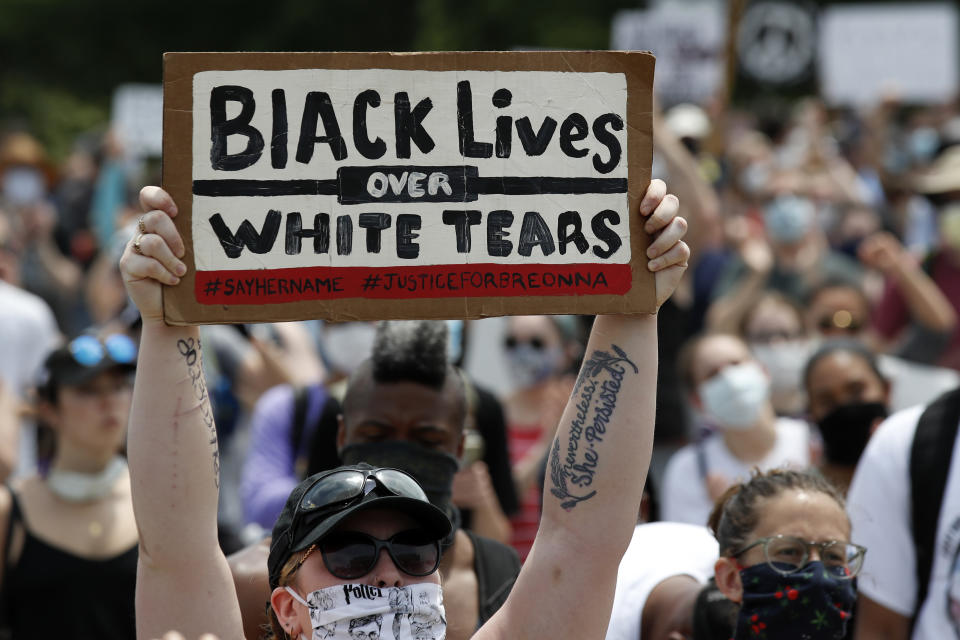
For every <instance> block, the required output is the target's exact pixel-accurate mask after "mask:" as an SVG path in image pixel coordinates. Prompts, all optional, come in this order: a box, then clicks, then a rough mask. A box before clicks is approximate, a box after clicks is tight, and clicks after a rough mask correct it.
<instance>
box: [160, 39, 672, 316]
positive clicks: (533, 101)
mask: <svg viewBox="0 0 960 640" xmlns="http://www.w3.org/2000/svg"><path fill="white" fill-rule="evenodd" d="M652 82H653V57H652V56H650V55H649V54H643V53H625V52H579V53H573V52H548V53H545V52H525V53H521V52H502V53H417V54H389V53H169V54H166V55H165V56H164V154H163V186H164V188H165V189H167V191H169V192H170V194H171V195H172V196H173V198H174V200H175V201H176V202H177V204H178V207H179V210H180V214H179V215H178V216H177V218H176V224H177V228H178V230H179V231H180V233H181V235H182V236H183V238H184V241H185V244H186V246H187V256H186V258H185V261H186V263H187V265H188V267H189V271H188V276H187V277H185V278H184V279H183V281H182V282H181V284H180V285H178V286H176V287H165V289H164V315H165V319H166V321H167V322H168V323H170V324H192V323H206V322H257V321H279V320H294V319H303V318H316V317H321V318H326V319H331V320H360V319H381V318H384V319H385V318H457V317H482V316H494V315H508V314H520V313H638V312H651V311H653V310H654V307H655V291H654V282H653V276H652V274H650V272H649V271H647V269H646V256H645V250H646V246H647V244H648V238H647V236H646V234H645V233H644V232H643V231H642V228H641V227H642V224H641V222H642V221H641V220H640V219H639V217H638V215H637V209H638V207H639V204H640V200H641V198H642V196H643V194H644V192H645V190H646V188H647V185H648V183H649V179H650V162H651V145H652V136H651V85H652Z"/></svg>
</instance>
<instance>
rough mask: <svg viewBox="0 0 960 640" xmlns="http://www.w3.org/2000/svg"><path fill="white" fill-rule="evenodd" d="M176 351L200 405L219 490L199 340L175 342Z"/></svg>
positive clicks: (213, 430)
mask: <svg viewBox="0 0 960 640" xmlns="http://www.w3.org/2000/svg"><path fill="white" fill-rule="evenodd" d="M177 351H178V352H179V353H180V355H181V356H182V357H183V361H184V363H185V364H186V365H187V373H189V375H190V384H191V386H192V387H193V397H194V399H195V400H196V401H197V402H199V403H200V417H201V419H202V420H203V426H204V427H206V429H207V434H208V435H209V436H210V440H209V444H210V452H211V456H212V457H213V484H214V485H215V486H216V487H217V489H219V488H220V448H219V445H218V443H217V426H216V424H215V423H214V420H213V410H212V409H211V407H210V396H209V394H208V393H207V384H206V382H205V381H204V378H203V359H202V358H201V357H200V339H199V338H197V339H196V340H194V339H193V338H187V339H185V340H184V339H181V340H177Z"/></svg>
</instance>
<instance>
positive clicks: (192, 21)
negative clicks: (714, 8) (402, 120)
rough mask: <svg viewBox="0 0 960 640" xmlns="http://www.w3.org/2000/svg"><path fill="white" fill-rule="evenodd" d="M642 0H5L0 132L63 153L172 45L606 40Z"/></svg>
mask: <svg viewBox="0 0 960 640" xmlns="http://www.w3.org/2000/svg"><path fill="white" fill-rule="evenodd" d="M643 4H644V3H643V2H638V1H637V0H633V1H629V0H591V2H583V1H582V0H552V1H550V2H544V1H540V0H536V1H529V2H525V1H522V0H484V1H483V2H470V1H465V0H392V1H390V2H387V1H378V0H338V1H332V0H326V1H324V0H272V1H271V2H251V1H250V0H233V1H226V0H207V1H199V2H198V1H196V0H190V1H187V0H165V1H163V2H145V1H142V0H141V1H139V2H138V1H137V0H86V1H81V2H78V1H77V0H0V60H2V61H3V64H0V130H2V128H3V127H4V125H5V124H6V125H9V124H10V123H11V121H13V122H24V123H26V125H27V126H28V128H29V129H30V130H31V131H32V132H33V133H34V134H35V135H36V136H37V137H38V138H40V139H41V140H42V141H43V142H44V143H46V144H47V145H48V147H49V148H50V150H51V152H52V153H53V155H54V156H55V157H59V158H62V157H63V154H64V153H65V152H66V151H67V150H68V149H69V145H70V142H71V140H72V138H73V136H75V135H76V133H77V132H79V131H82V130H84V129H86V128H89V127H92V126H95V125H98V124H100V125H104V124H105V123H106V121H107V119H108V114H109V103H110V98H111V95H112V93H113V90H114V89H115V88H116V87H117V85H120V84H123V83H126V82H160V80H161V77H162V55H163V52H164V51H418V50H425V51H442V50H497V49H511V48H514V47H518V46H520V47H541V48H571V49H578V48H580V49H603V48H606V47H607V46H608V44H609V32H610V23H611V20H612V18H613V14H614V13H615V12H616V11H617V10H619V9H623V8H637V7H639V6H642V5H643Z"/></svg>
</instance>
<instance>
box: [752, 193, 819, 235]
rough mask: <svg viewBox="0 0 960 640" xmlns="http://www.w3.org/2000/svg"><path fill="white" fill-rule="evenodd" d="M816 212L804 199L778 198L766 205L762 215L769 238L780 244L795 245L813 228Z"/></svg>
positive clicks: (793, 197) (792, 197) (811, 204)
mask: <svg viewBox="0 0 960 640" xmlns="http://www.w3.org/2000/svg"><path fill="white" fill-rule="evenodd" d="M815 217H816V210H815V208H814V206H813V203H811V202H810V201H809V200H807V199H806V198H799V197H796V196H780V197H779V198H777V199H775V200H774V201H772V202H771V203H770V204H768V205H767V208H766V210H765V211H764V214H763V219H764V224H765V225H766V228H767V233H768V234H769V235H770V238H771V239H772V240H773V241H775V242H778V243H781V244H796V243H797V242H800V241H801V240H803V237H804V236H805V235H807V232H808V231H809V230H810V227H811V226H813V222H814V218H815Z"/></svg>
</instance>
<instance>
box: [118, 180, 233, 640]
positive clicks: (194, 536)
mask: <svg viewBox="0 0 960 640" xmlns="http://www.w3.org/2000/svg"><path fill="white" fill-rule="evenodd" d="M140 199H141V203H142V204H143V206H144V209H145V210H148V211H149V210H151V209H152V210H153V211H150V213H148V214H146V215H145V216H144V222H145V224H146V228H147V231H148V233H147V234H146V235H144V236H143V238H142V240H141V245H140V246H141V249H142V251H143V255H139V254H137V253H136V252H135V251H134V250H133V246H132V243H131V245H129V246H127V249H126V251H125V252H124V255H123V258H122V259H121V261H120V268H121V272H122V274H123V280H124V284H125V285H126V287H127V291H128V292H129V293H130V296H131V298H132V299H133V301H134V302H135V303H136V304H137V306H138V308H139V309H140V312H141V315H142V316H143V333H142V336H141V339H140V355H139V360H138V364H137V377H136V382H135V384H134V393H133V407H132V409H131V411H130V430H129V436H128V448H127V455H128V457H129V461H130V476H131V481H132V488H133V508H134V513H135V515H136V519H137V527H138V529H139V531H140V561H139V566H138V570H137V594H136V610H137V637H138V638H154V637H160V636H161V635H163V633H164V632H166V631H167V630H169V629H171V628H176V629H178V630H179V631H180V632H181V633H183V634H185V635H186V637H188V638H192V637H197V636H199V635H201V634H203V633H213V634H216V635H218V636H220V637H222V638H241V637H243V628H242V624H241V619H240V609H239V605H238V603H237V595H236V591H235V589H234V586H233V579H232V578H231V575H230V569H229V567H228V565H227V561H226V558H225V557H224V556H223V553H222V552H221V551H220V547H219V545H218V543H217V497H218V492H219V486H218V483H219V478H218V475H219V464H220V461H219V452H218V449H217V435H216V428H215V426H214V423H213V414H212V413H211V409H210V399H209V397H208V394H207V389H206V383H205V381H204V379H203V371H202V353H201V349H200V337H199V332H198V331H197V329H196V327H168V326H167V325H165V324H164V323H163V319H162V308H161V300H160V295H161V294H160V282H162V283H164V284H168V285H171V284H175V283H176V282H178V281H179V278H177V276H176V275H175V270H176V268H177V266H178V265H180V264H181V263H180V261H179V260H178V259H177V258H176V257H175V254H176V255H183V243H182V241H181V240H180V237H179V235H178V234H177V232H176V229H175V228H174V226H173V222H172V220H171V219H170V217H171V216H173V215H175V212H176V208H175V206H174V205H173V202H172V200H170V197H169V196H168V195H167V194H166V193H165V192H163V191H162V190H160V189H157V188H156V187H147V188H145V189H144V190H143V191H142V192H141V198H140ZM158 209H159V210H158Z"/></svg>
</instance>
